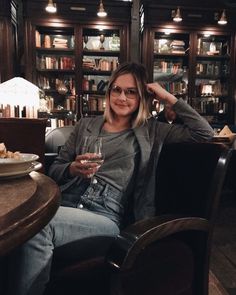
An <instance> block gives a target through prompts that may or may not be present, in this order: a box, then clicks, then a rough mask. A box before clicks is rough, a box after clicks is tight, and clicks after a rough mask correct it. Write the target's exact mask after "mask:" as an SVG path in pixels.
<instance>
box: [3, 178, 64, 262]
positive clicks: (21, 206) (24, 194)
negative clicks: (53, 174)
mask: <svg viewBox="0 0 236 295" xmlns="http://www.w3.org/2000/svg"><path fill="white" fill-rule="evenodd" d="M59 198H60V192H59V188H58V186H57V184H56V183H55V182H54V181H53V180H52V179H51V178H49V177H47V176H45V175H44V174H41V173H38V172H31V173H30V174H29V175H27V176H24V177H21V178H12V179H11V178H10V179H0V256H3V255H5V254H7V253H8V252H9V251H11V250H12V249H14V248H15V247H17V246H19V245H20V244H22V243H24V242H25V241H26V240H28V239H30V238H31V237H32V236H34V235H35V234H36V233H37V232H38V231H40V230H41V229H42V228H43V227H44V226H45V225H46V224H47V223H48V222H49V221H50V219H51V218H52V217H53V215H54V214H55V213H56V211H57V209H58V206H59Z"/></svg>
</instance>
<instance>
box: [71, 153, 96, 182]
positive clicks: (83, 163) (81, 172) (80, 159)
mask: <svg viewBox="0 0 236 295" xmlns="http://www.w3.org/2000/svg"><path fill="white" fill-rule="evenodd" d="M96 157H97V154H94V153H86V154H83V155H78V156H76V158H75V160H74V161H73V162H72V163H71V164H70V167H69V173H70V175H71V176H73V177H74V176H80V177H82V178H90V177H92V176H93V175H94V174H95V173H96V172H97V171H98V169H99V167H100V166H101V165H99V164H97V163H96V162H89V161H90V160H91V159H94V158H96Z"/></svg>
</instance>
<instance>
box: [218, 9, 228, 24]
mask: <svg viewBox="0 0 236 295" xmlns="http://www.w3.org/2000/svg"><path fill="white" fill-rule="evenodd" d="M218 24H219V25H226V24H227V18H226V14H225V9H224V10H223V12H222V14H221V17H220V19H219V20H218Z"/></svg>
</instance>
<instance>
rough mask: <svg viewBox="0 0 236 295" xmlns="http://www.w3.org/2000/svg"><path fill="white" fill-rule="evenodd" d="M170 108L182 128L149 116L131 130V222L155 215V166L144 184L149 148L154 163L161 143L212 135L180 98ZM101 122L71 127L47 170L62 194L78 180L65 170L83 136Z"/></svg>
mask: <svg viewBox="0 0 236 295" xmlns="http://www.w3.org/2000/svg"><path fill="white" fill-rule="evenodd" d="M173 109H174V111H175V112H176V113H177V115H178V116H179V117H180V118H181V119H182V120H183V122H184V124H183V125H177V124H176V125H175V124H166V123H162V122H158V121H157V120H156V119H155V118H152V117H151V118H149V119H148V120H147V122H146V123H145V124H143V125H142V126H140V127H137V128H134V134H135V136H136V138H137V141H138V144H139V147H140V162H139V168H138V171H137V175H136V180H135V188H134V190H133V206H134V208H133V215H134V219H135V220H140V219H143V218H147V217H151V216H154V214H155V189H154V188H155V167H154V172H153V175H152V177H151V178H149V180H148V183H145V181H146V180H145V175H146V173H147V166H148V162H149V158H150V154H151V151H152V149H155V150H156V151H157V153H156V156H157V159H156V160H158V156H159V153H158V150H160V148H161V146H162V145H163V144H166V143H177V142H203V141H208V140H210V139H211V138H212V136H213V130H212V128H211V127H210V125H209V124H208V123H207V121H206V120H205V119H204V118H202V117H201V116H200V115H199V114H198V113H197V112H196V111H195V110H193V109H192V108H191V107H190V106H189V105H188V104H187V103H185V102H184V101H183V100H182V99H179V100H178V101H177V103H176V104H175V105H174V106H173ZM103 123H104V118H103V117H102V116H98V117H95V118H83V119H81V120H80V121H79V122H78V123H77V124H76V125H75V128H74V130H73V132H72V133H71V135H70V137H69V139H68V140H67V142H66V143H65V145H64V146H63V147H62V149H61V151H60V154H59V156H58V157H57V159H56V160H55V162H54V163H53V165H52V166H51V168H50V171H49V174H50V176H51V177H52V178H53V179H54V180H55V181H56V182H57V183H58V184H60V185H61V190H62V191H64V190H66V189H67V188H68V187H70V186H71V185H72V184H73V183H74V182H76V181H80V179H79V178H78V177H74V178H70V177H69V176H68V172H67V168H68V166H69V165H70V163H71V162H72V161H73V160H74V159H75V156H76V155H77V154H80V153H81V145H82V139H83V137H84V136H90V137H91V136H92V138H96V137H97V136H98V135H99V133H100V130H101V128H102V126H103ZM155 139H156V140H155ZM154 142H155V146H154ZM156 162H157V161H156Z"/></svg>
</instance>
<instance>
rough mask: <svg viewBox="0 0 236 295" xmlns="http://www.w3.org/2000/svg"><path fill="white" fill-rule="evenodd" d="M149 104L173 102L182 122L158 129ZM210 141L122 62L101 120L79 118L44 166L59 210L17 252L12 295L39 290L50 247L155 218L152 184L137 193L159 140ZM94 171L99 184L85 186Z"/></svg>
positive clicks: (188, 113) (180, 107)
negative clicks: (98, 154) (99, 144)
mask: <svg viewBox="0 0 236 295" xmlns="http://www.w3.org/2000/svg"><path fill="white" fill-rule="evenodd" d="M152 99H158V100H160V101H162V102H163V103H168V104H170V105H172V106H173V109H174V111H175V112H176V113H177V115H178V116H179V117H180V118H181V119H182V120H183V122H184V124H183V125H169V124H164V123H161V122H158V121H157V120H155V119H154V118H152V117H150V115H149V104H150V102H151V100H152ZM212 136H213V130H212V129H211V127H210V126H209V125H208V123H207V122H206V121H205V120H204V119H203V118H201V116H200V115H199V114H198V113H197V112H195V111H194V110H193V109H192V108H191V107H190V106H189V105H188V104H186V103H185V102H184V101H182V100H181V99H179V100H177V99H176V97H174V96H173V95H172V94H170V93H168V92H167V91H166V90H164V89H163V88H162V87H161V86H160V85H158V84H157V83H147V75H146V70H145V68H144V67H143V66H142V65H140V64H136V63H125V64H122V65H121V66H120V67H119V68H118V69H117V70H116V71H115V72H114V73H113V75H112V77H111V79H110V82H109V86H108V90H107V93H106V110H105V113H104V117H102V116H100V117H96V118H83V119H81V120H80V122H78V124H77V125H76V126H75V128H74V131H73V132H72V134H71V136H70V138H69V139H68V141H67V142H66V144H65V146H64V147H63V148H62V149H61V151H60V154H59V156H58V158H57V159H56V161H55V162H54V164H53V165H52V167H51V169H50V175H51V177H52V178H53V179H55V180H56V181H57V183H58V184H59V185H60V187H61V191H62V206H61V207H60V208H59V210H58V212H57V213H56V215H55V217H54V218H53V219H52V220H51V222H50V223H49V224H48V225H47V226H46V227H45V228H44V229H43V230H42V231H41V232H40V233H38V234H37V235H36V236H35V237H34V238H32V239H31V240H30V241H28V242H27V243H26V244H24V245H23V246H22V247H21V248H20V250H19V253H18V257H17V260H18V261H19V262H18V263H15V266H14V272H13V271H12V273H11V279H12V277H14V278H15V281H14V282H13V281H12V280H11V284H12V285H14V289H15V290H18V292H17V294H18V295H22V294H34V295H35V294H42V293H43V289H44V286H45V283H46V282H47V281H48V280H49V272H50V265H51V260H52V256H53V250H54V248H56V247H59V246H62V245H66V244H69V243H72V242H74V241H79V240H80V239H83V238H86V237H91V236H97V235H107V236H116V235H117V234H118V233H119V231H120V228H121V227H122V226H124V225H125V222H127V219H128V220H129V221H134V220H135V221H136V220H140V219H143V218H146V217H150V216H153V215H154V214H155V207H154V190H153V185H154V183H153V182H152V181H150V184H149V185H148V191H147V190H146V191H145V194H143V191H144V190H143V187H144V182H145V177H144V176H145V174H146V171H147V170H146V169H147V164H148V160H149V157H150V154H151V150H152V149H153V148H155V149H157V150H158V147H160V146H161V145H162V144H163V143H172V142H199V141H206V140H209V139H211V137H212ZM85 137H86V138H87V140H88V141H89V143H88V145H89V146H92V144H93V143H94V142H95V141H96V139H97V138H98V137H102V138H103V146H104V151H105V161H104V163H103V164H102V165H101V167H99V165H100V164H96V163H89V162H88V161H87V160H89V159H90V158H91V157H94V154H92V153H85V154H82V148H83V140H84V138H85ZM154 143H155V145H154ZM157 156H158V155H157ZM94 173H96V180H97V182H96V183H91V182H90V179H89V178H90V176H91V175H92V174H94ZM131 198H132V200H131ZM130 204H132V214H131V213H130V211H129V215H128V213H127V212H128V208H130ZM75 251H79V249H75ZM16 265H19V267H20V269H16ZM13 293H14V292H13Z"/></svg>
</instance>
